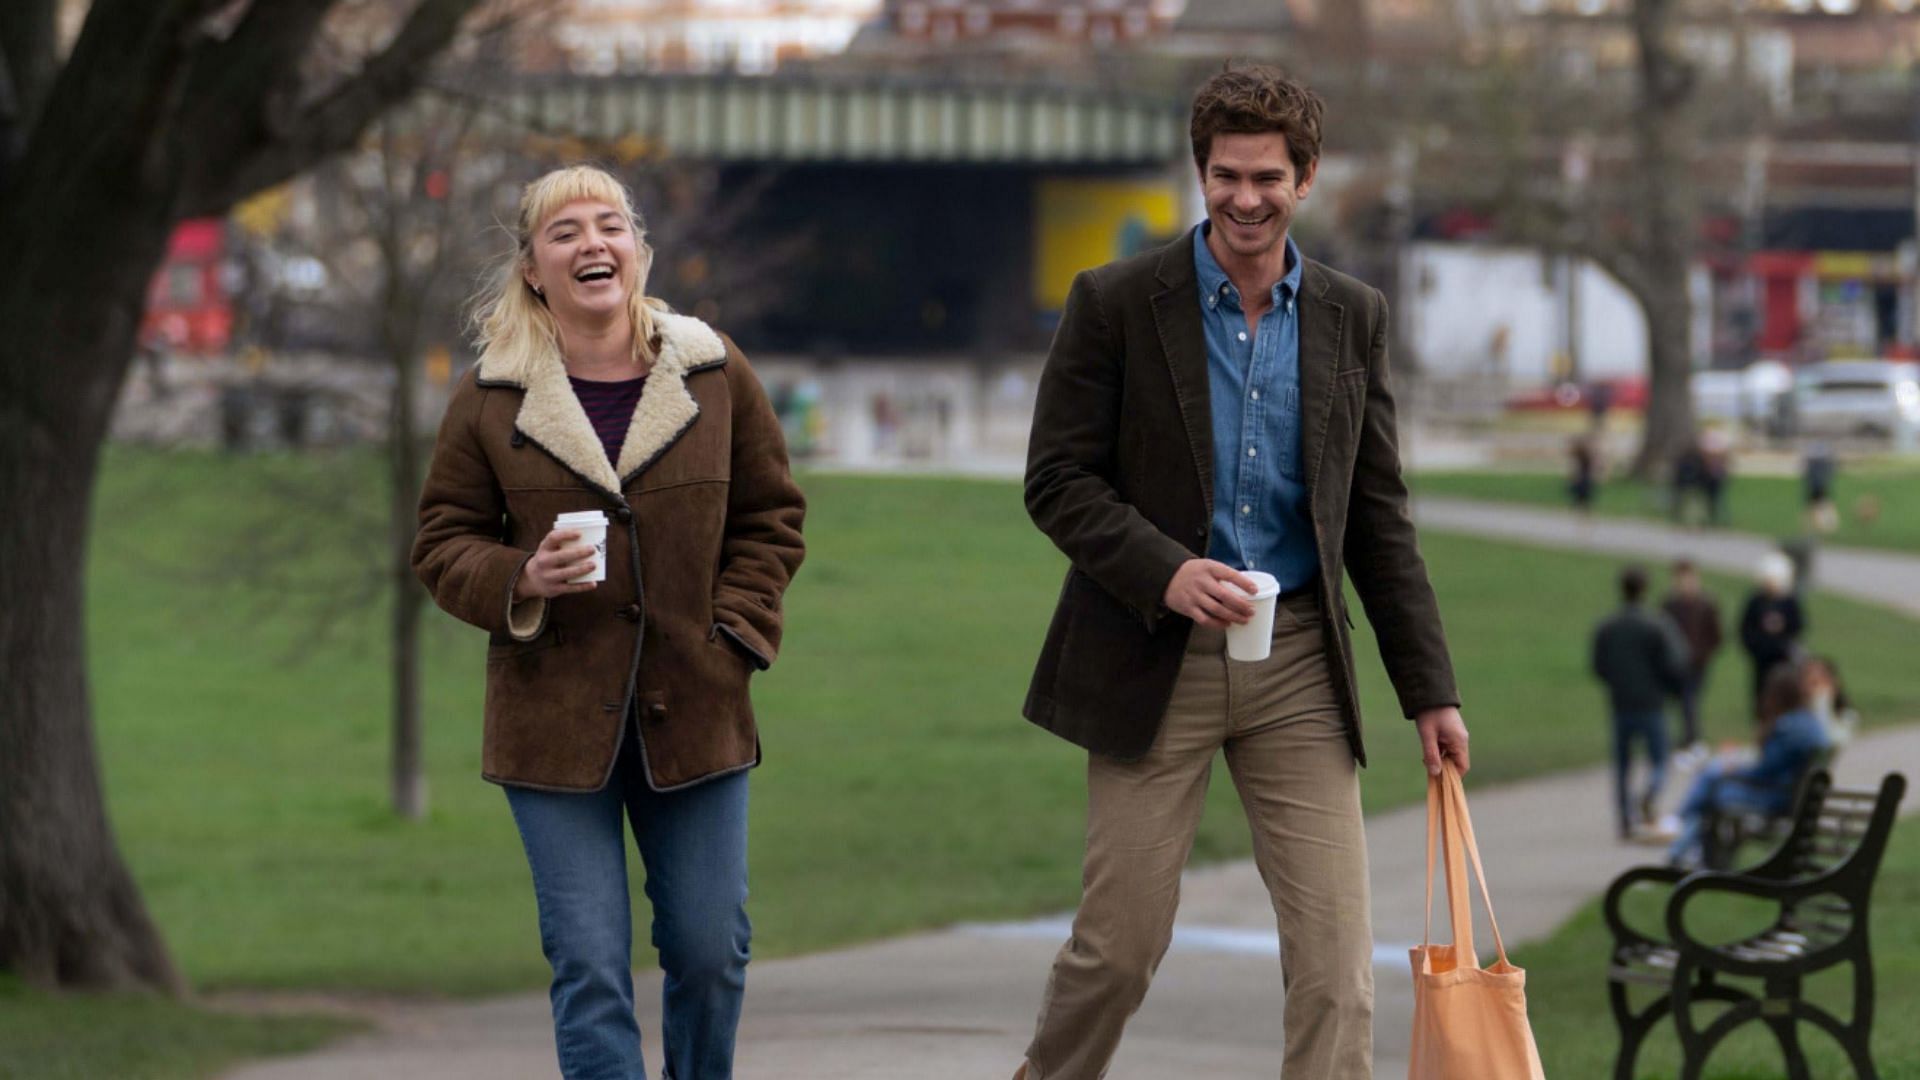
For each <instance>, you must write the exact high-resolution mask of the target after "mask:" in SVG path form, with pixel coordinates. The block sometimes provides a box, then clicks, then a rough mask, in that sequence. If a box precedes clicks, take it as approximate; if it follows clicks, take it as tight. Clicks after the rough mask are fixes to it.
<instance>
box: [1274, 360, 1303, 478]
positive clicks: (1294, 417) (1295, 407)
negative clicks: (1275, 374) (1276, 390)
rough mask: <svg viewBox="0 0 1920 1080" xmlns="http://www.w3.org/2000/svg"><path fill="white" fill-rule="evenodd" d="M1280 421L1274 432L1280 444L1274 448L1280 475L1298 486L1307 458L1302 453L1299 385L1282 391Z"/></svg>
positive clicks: (1290, 386)
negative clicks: (1304, 461)
mask: <svg viewBox="0 0 1920 1080" xmlns="http://www.w3.org/2000/svg"><path fill="white" fill-rule="evenodd" d="M1278 419H1279V422H1278V423H1276V424H1275V425H1274V426H1273V431H1274V436H1275V439H1276V441H1278V442H1279V444H1280V445H1279V446H1277V447H1275V448H1274V450H1275V456H1276V457H1277V458H1278V459H1279V462H1280V475H1281V476H1283V477H1285V478H1286V479H1288V480H1290V481H1292V482H1294V483H1296V484H1297V483H1299V482H1300V460H1301V458H1303V457H1304V456H1305V455H1304V454H1302V453H1301V452H1300V387H1299V386H1298V385H1297V384H1296V385H1289V386H1287V387H1286V388H1285V389H1283V390H1282V391H1281V393H1280V416H1279V417H1278Z"/></svg>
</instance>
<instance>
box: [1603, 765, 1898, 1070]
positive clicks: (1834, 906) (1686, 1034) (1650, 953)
mask: <svg viewBox="0 0 1920 1080" xmlns="http://www.w3.org/2000/svg"><path fill="white" fill-rule="evenodd" d="M1905 792H1906V778H1905V777H1903V776H1901V775H1900V774H1899V773H1891V774H1889V775H1888V776H1887V777H1886V778H1885V779H1884V780H1882V781H1881V784H1880V788H1879V790H1878V791H1845V790H1838V789H1835V788H1834V787H1833V781H1832V777H1831V775H1830V774H1829V773H1827V772H1826V771H1825V770H1820V771H1817V772H1815V773H1813V774H1812V775H1811V776H1809V777H1808V778H1807V781H1806V783H1805V784H1804V785H1803V787H1802V789H1801V792H1800V799H1799V802H1798V804H1797V805H1796V807H1795V811H1794V814H1793V817H1792V825H1791V827H1790V829H1789V831H1788V833H1787V836H1786V838H1785V839H1784V840H1783V841H1782V842H1781V843H1780V845H1779V847H1777V848H1775V849H1774V851H1773V853H1772V854H1771V855H1769V856H1768V857H1767V858H1766V859H1765V860H1764V861H1762V862H1761V863H1759V864H1758V865H1756V866H1754V867H1752V868H1751V869H1748V870H1745V871H1742V872H1739V873H1728V872H1725V871H1717V870H1700V871H1692V872H1689V871H1687V870H1682V869H1679V868H1676V867H1667V866H1643V867H1637V868H1635V869H1632V870H1629V871H1627V872H1626V873H1624V874H1622V875H1620V877H1619V878H1617V879H1615V881H1614V882H1613V885H1612V886H1611V887H1609V888H1608V889H1607V896H1606V902H1605V906H1604V913H1605V917H1606V921H1607V927H1608V929H1609V930H1610V931H1611V932H1612V934H1613V942H1614V944H1613V957H1612V962H1611V964H1610V965H1609V966H1608V969H1607V990H1608V994H1609V997H1610V999H1611V1002H1612V1006H1613V1017H1614V1021H1615V1023H1617V1024H1618V1025H1619V1028H1620V1056H1619V1058H1618V1059H1617V1061H1616V1062H1615V1065H1614V1080H1632V1078H1633V1068H1634V1061H1635V1059H1636V1058H1637V1057H1638V1055H1639V1050H1640V1045H1641V1043H1642V1042H1643V1041H1644V1040H1645V1039H1646V1036H1647V1033H1648V1032H1649V1031H1650V1030H1651V1029H1652V1028H1653V1026H1654V1025H1655V1024H1656V1023H1658V1022H1659V1021H1660V1019H1661V1018H1662V1017H1664V1016H1667V1015H1669V1014H1671V1015H1672V1017H1673V1022H1674V1027H1675V1029H1676V1030H1677V1031H1678V1033H1679V1036H1680V1049H1681V1055H1682V1065H1681V1070H1680V1080H1699V1077H1700V1076H1701V1075H1702V1070H1703V1069H1704V1068H1705V1067H1706V1063H1707V1058H1708V1056H1709V1055H1710V1054H1711V1053H1712V1052H1713V1048H1714V1047H1715V1046H1716V1045H1718V1044H1719V1042H1720V1041H1721V1040H1722V1039H1724V1038H1726V1037H1727V1035H1728V1034H1729V1033H1730V1032H1732V1031H1733V1030H1734V1029H1736V1028H1738V1027H1740V1026H1741V1025H1743V1024H1745V1023H1747V1022H1748V1021H1751V1020H1759V1021H1761V1022H1763V1023H1765V1024H1766V1025H1767V1027H1768V1028H1770V1029H1772V1032H1773V1035H1774V1038H1775V1039H1776V1040H1777V1041H1778V1042H1779V1044H1780V1050H1781V1053H1782V1055H1783V1056H1784V1058H1785V1061H1786V1067H1787V1072H1786V1074H1785V1075H1786V1077H1787V1078H1788V1080H1810V1078H1811V1074H1810V1073H1809V1072H1808V1070H1807V1061H1806V1057H1805V1054H1804V1053H1803V1052H1802V1050H1801V1048H1800V1039H1799V1024H1800V1023H1802V1022H1805V1023H1809V1024H1812V1025H1814V1026H1815V1027H1818V1028H1821V1029H1823V1030H1825V1031H1826V1032H1827V1033H1828V1034H1830V1035H1832V1036H1833V1037H1834V1039H1835V1040H1836V1041H1838V1042H1839V1044H1840V1046H1841V1047H1842V1048H1843V1049H1844V1050H1845V1051H1846V1053H1847V1056H1848V1058H1849V1059H1850V1060H1851V1062H1852V1064H1853V1069H1854V1072H1855V1074H1856V1075H1857V1076H1859V1077H1860V1078H1862V1080H1876V1078H1877V1077H1878V1076H1879V1073H1878V1072H1877V1071H1876V1070H1875V1069H1874V1065H1873V1057H1872V1053H1871V1049H1870V1046H1869V1042H1870V1039H1871V1036H1872V1029H1873V955H1872V950H1871V949H1870V947H1869V945H1868V941H1867V924H1868V918H1867V916H1868V900H1869V899H1870V897H1871V896H1872V893H1873V882H1874V878H1875V877H1876V876H1877V875H1878V873H1879V870H1880V859H1881V856H1882V854H1883V853H1884V852H1885V851H1886V846H1887V834H1888V833H1889V832H1890V831H1891V830H1892V828H1893V821H1894V813H1895V811H1896V810H1897V809H1898V807H1899V805H1900V798H1901V796H1902V795H1903V794H1904V793H1905ZM1644 885H1654V886H1665V887H1670V888H1671V889H1672V894H1671V895H1670V896H1669V897H1668V899H1667V902H1666V918H1665V926H1664V930H1665V936H1664V937H1660V936H1655V935H1653V934H1648V933H1643V932H1642V931H1640V930H1638V929H1635V928H1634V927H1631V926H1629V925H1627V921H1626V919H1625V918H1624V917H1623V915H1622V910H1621V907H1622V903H1623V902H1624V900H1625V898H1626V896H1627V894H1628V892H1629V891H1630V890H1632V889H1634V888H1636V887H1639V886H1644ZM1714 893H1720V894H1732V895H1737V896H1746V897H1753V898H1756V899H1759V900H1763V901H1768V902H1771V903H1773V904H1776V905H1778V913H1777V915H1776V916H1775V917H1774V919H1773V922H1772V924H1771V925H1770V926H1768V927H1767V928H1766V929H1765V930H1762V931H1760V932H1759V933H1756V934H1751V935H1749V936H1746V937H1743V938H1740V939H1739V940H1736V941H1729V942H1724V943H1719V944H1715V943H1710V942H1707V941H1703V940H1701V939H1700V938H1698V937H1696V936H1694V935H1693V934H1692V933H1691V932H1690V931H1689V930H1688V928H1687V921H1686V917H1687V908H1688V905H1689V904H1691V903H1692V902H1693V901H1695V900H1696V898H1698V897H1700V896H1702V895H1710V894H1714ZM1842 963H1850V964H1851V965H1852V975H1853V1010H1852V1012H1853V1017H1852V1020H1851V1021H1850V1022H1848V1023H1844V1024H1843V1023H1841V1022H1840V1020H1839V1019H1838V1018H1837V1017H1835V1016H1834V1015H1833V1014H1832V1013H1830V1012H1828V1011H1827V1010H1825V1009H1823V1008H1821V1007H1819V1006H1817V1005H1814V1004H1812V1003H1811V1002H1807V1001H1804V1000H1802V999H1801V980H1802V979H1804V978H1806V977H1807V976H1808V975H1811V974H1813V973H1815V972H1818V971H1822V970H1825V969H1827V968H1830V967H1833V966H1835V965H1837V964H1842ZM1732 978H1738V979H1751V980H1757V981H1758V982H1759V986H1758V987H1757V988H1753V989H1744V988H1742V987H1739V986H1735V985H1730V984H1729V983H1728V982H1726V981H1725V980H1727V979H1732ZM1636 985H1644V986H1651V987H1656V988H1658V989H1659V990H1660V991H1661V993H1660V995H1659V996H1658V997H1657V998H1656V999H1655V1000H1654V1001H1653V1002H1652V1003H1651V1004H1648V1005H1646V1006H1645V1007H1644V1008H1641V1009H1639V1010H1637V1011H1636V1010H1635V1009H1634V1008H1633V1007H1632V1005H1631V1002H1630V1001H1629V997H1628V992H1629V990H1630V989H1631V988H1632V987H1634V986H1636ZM1705 1002H1716V1003H1721V1004H1723V1005H1724V1008H1723V1009H1722V1010H1721V1011H1720V1013H1719V1015H1717V1016H1710V1018H1709V1019H1708V1020H1707V1021H1706V1022H1704V1023H1703V1022H1702V1019H1701V1017H1700V1016H1699V1015H1698V1013H1697V1010H1700V1007H1701V1005H1702V1003H1705Z"/></svg>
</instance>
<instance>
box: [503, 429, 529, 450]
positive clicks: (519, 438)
mask: <svg viewBox="0 0 1920 1080" xmlns="http://www.w3.org/2000/svg"><path fill="white" fill-rule="evenodd" d="M507 445H508V446H511V447H513V448H514V449H516V450H517V449H519V448H520V447H522V446H525V445H527V437H526V436H525V435H522V434H520V433H519V432H518V431H515V432H514V433H513V434H512V435H510V436H508V438H507Z"/></svg>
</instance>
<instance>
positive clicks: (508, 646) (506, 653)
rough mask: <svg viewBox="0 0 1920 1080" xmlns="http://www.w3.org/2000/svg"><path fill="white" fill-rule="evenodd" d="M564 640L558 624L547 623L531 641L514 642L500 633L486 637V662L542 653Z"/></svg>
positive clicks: (509, 635) (508, 636) (511, 638)
mask: <svg viewBox="0 0 1920 1080" xmlns="http://www.w3.org/2000/svg"><path fill="white" fill-rule="evenodd" d="M565 640H566V632H565V631H564V630H562V629H561V628H560V624H559V623H554V622H549V623H548V624H547V628H546V629H545V630H544V631H542V632H541V634H540V636H539V637H537V638H534V639H533V640H532V641H515V640H514V639H513V635H512V634H508V633H504V632H500V633H493V634H488V635H487V662H488V663H490V664H491V663H493V662H495V661H497V660H507V659H511V658H513V657H519V656H526V655H527V654H529V653H537V652H544V651H545V650H547V649H551V648H553V647H554V646H556V645H559V644H560V643H561V642H563V641H565Z"/></svg>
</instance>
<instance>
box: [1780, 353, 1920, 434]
mask: <svg viewBox="0 0 1920 1080" xmlns="http://www.w3.org/2000/svg"><path fill="white" fill-rule="evenodd" d="M1793 426H1794V431H1795V432H1796V433H1797V434H1800V435H1824V436H1834V437H1846V436H1866V437H1869V438H1881V439H1884V438H1901V437H1903V436H1910V435H1911V434H1912V432H1913V431H1915V430H1916V429H1920V364H1915V363H1906V362H1894V361H1889V360H1838V361H1832V362H1829V363H1825V364H1814V365H1812V366H1811V367H1807V368H1803V369H1801V371H1800V372H1799V374H1798V375H1797V376H1796V377H1795V378H1794V386H1793Z"/></svg>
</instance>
